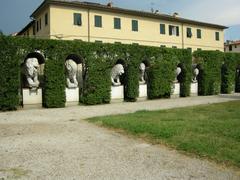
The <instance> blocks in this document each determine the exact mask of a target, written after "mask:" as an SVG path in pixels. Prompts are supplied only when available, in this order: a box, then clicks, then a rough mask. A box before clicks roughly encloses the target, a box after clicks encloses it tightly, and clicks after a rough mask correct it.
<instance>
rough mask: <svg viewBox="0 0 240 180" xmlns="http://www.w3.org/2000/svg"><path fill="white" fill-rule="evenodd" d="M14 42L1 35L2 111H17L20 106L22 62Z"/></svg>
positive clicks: (0, 79)
mask: <svg viewBox="0 0 240 180" xmlns="http://www.w3.org/2000/svg"><path fill="white" fill-rule="evenodd" d="M16 53H17V47H16V46H15V44H14V43H13V41H8V38H6V37H4V36H1V35H0V72H1V75H0V110H2V111H5V110H15V109H16V108H17V106H18V104H19V90H20V68H19V67H20V62H19V59H18V58H17V54H16Z"/></svg>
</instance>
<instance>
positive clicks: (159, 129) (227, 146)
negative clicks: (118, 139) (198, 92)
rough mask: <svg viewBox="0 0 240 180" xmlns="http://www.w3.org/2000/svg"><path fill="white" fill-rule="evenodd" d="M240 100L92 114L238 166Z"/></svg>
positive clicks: (107, 122) (150, 138) (153, 140)
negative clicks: (122, 112)
mask: <svg viewBox="0 0 240 180" xmlns="http://www.w3.org/2000/svg"><path fill="white" fill-rule="evenodd" d="M239 106H240V101H235V102H227V103H220V104H213V105H205V106H197V107H188V108H177V109H172V110H161V111H152V112H148V111H140V112H136V113H132V114H126V115H115V116H106V117H96V118H91V119H89V120H88V121H90V122H94V123H96V124H98V125H102V126H104V127H109V128H111V129H112V128H115V129H118V130H119V129H121V130H124V131H125V132H126V133H129V134H132V135H134V136H136V137H144V139H145V140H148V141H150V142H151V143H153V144H156V143H164V144H167V145H168V146H171V147H174V148H176V149H178V150H181V151H186V152H188V153H192V154H196V155H199V156H201V157H207V158H211V159H213V160H216V161H217V162H223V163H229V164H231V165H235V166H237V167H240V153H239V151H240V143H239V141H240V131H239V126H240V121H239V116H240V111H239Z"/></svg>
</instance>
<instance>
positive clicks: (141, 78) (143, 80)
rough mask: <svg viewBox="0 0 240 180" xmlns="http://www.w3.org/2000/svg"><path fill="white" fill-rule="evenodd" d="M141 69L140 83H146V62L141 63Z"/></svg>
mask: <svg viewBox="0 0 240 180" xmlns="http://www.w3.org/2000/svg"><path fill="white" fill-rule="evenodd" d="M139 70H140V77H139V79H140V81H139V83H140V84H145V83H146V80H145V71H146V65H145V64H144V63H141V64H140V66H139Z"/></svg>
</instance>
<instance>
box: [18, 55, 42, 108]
mask: <svg viewBox="0 0 240 180" xmlns="http://www.w3.org/2000/svg"><path fill="white" fill-rule="evenodd" d="M44 66H45V55H44V54H43V53H42V51H40V50H35V51H34V52H32V53H29V54H28V55H27V56H26V58H25V59H24V62H23V63H22V64H21V72H22V73H21V87H22V88H21V89H22V103H21V104H22V105H23V106H24V105H36V104H42V99H43V98H42V87H43V85H44V82H43V75H44Z"/></svg>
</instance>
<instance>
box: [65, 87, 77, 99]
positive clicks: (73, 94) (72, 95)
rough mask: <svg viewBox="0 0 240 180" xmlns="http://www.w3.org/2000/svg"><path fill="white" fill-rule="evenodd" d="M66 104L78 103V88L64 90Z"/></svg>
mask: <svg viewBox="0 0 240 180" xmlns="http://www.w3.org/2000/svg"><path fill="white" fill-rule="evenodd" d="M65 92H66V102H79V88H73V89H69V88H66V90H65Z"/></svg>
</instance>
